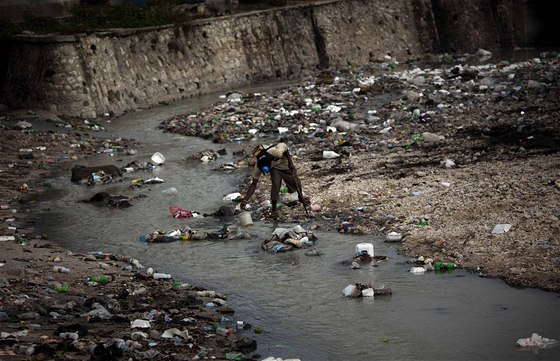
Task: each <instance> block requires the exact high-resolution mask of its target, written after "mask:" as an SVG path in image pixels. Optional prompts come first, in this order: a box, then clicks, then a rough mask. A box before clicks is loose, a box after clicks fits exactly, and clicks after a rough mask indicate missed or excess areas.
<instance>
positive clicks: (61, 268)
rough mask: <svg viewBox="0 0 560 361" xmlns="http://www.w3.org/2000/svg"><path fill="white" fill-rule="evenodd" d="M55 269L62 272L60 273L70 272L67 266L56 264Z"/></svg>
mask: <svg viewBox="0 0 560 361" xmlns="http://www.w3.org/2000/svg"><path fill="white" fill-rule="evenodd" d="M53 270H55V271H56V272H60V273H69V272H70V270H69V269H68V268H66V267H61V266H54V267H53Z"/></svg>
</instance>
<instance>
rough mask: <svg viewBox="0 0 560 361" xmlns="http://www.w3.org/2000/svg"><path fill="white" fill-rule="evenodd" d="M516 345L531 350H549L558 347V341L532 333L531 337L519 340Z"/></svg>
mask: <svg viewBox="0 0 560 361" xmlns="http://www.w3.org/2000/svg"><path fill="white" fill-rule="evenodd" d="M516 343H517V345H519V346H521V347H531V348H551V347H555V346H557V345H558V341H556V340H555V339H552V338H546V337H542V336H540V335H539V334H536V333H533V334H532V335H531V337H527V338H520V339H519V340H517V342H516Z"/></svg>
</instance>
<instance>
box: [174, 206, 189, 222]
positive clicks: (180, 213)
mask: <svg viewBox="0 0 560 361" xmlns="http://www.w3.org/2000/svg"><path fill="white" fill-rule="evenodd" d="M169 213H171V215H172V216H173V218H179V219H180V218H192V217H194V214H193V213H192V212H189V211H187V210H185V209H183V208H181V207H177V206H171V207H169Z"/></svg>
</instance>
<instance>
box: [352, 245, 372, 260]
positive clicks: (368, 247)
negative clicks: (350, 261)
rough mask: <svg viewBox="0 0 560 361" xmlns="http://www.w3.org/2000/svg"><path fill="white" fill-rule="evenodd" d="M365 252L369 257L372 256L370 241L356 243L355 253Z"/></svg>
mask: <svg viewBox="0 0 560 361" xmlns="http://www.w3.org/2000/svg"><path fill="white" fill-rule="evenodd" d="M364 252H365V254H367V255H368V256H370V257H373V256H374V254H373V244H371V243H358V244H357V245H356V255H363V254H364Z"/></svg>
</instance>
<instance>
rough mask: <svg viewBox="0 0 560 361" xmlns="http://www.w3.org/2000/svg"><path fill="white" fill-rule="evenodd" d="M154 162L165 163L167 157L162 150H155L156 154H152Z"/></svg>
mask: <svg viewBox="0 0 560 361" xmlns="http://www.w3.org/2000/svg"><path fill="white" fill-rule="evenodd" d="M152 162H154V163H155V164H163V162H165V157H164V156H163V154H161V153H160V152H155V153H154V155H152Z"/></svg>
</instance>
